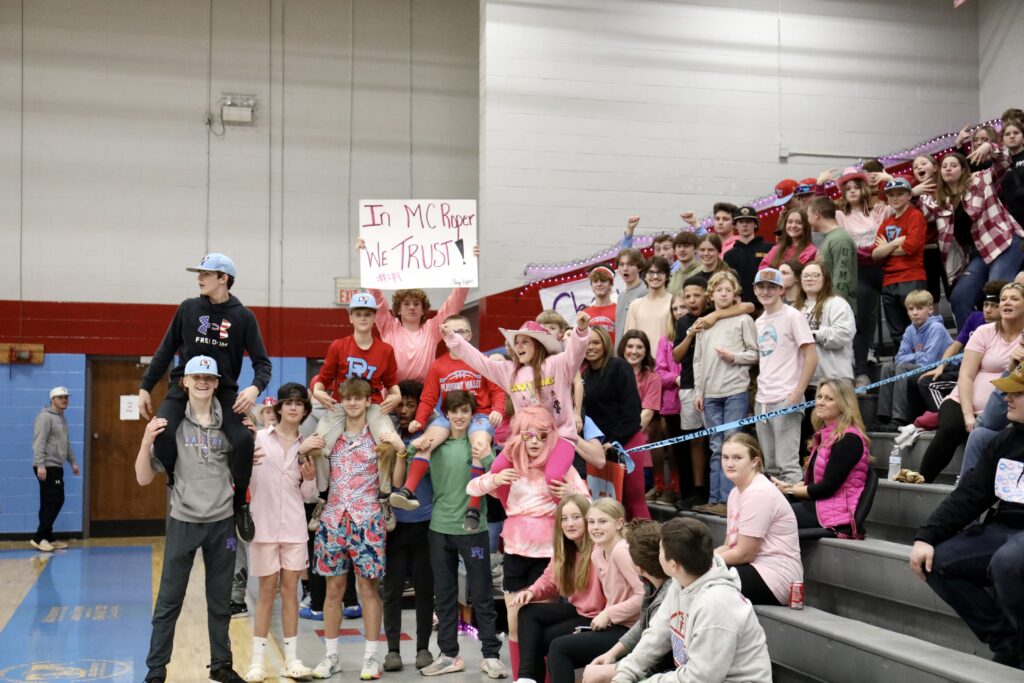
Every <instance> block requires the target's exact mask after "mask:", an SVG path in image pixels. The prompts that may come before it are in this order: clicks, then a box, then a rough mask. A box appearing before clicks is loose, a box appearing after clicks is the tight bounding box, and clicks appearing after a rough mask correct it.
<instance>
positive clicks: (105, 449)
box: [87, 358, 167, 536]
mask: <svg viewBox="0 0 1024 683" xmlns="http://www.w3.org/2000/svg"><path fill="white" fill-rule="evenodd" d="M89 366H90V385H89V425H90V431H91V434H89V435H87V436H88V437H89V438H90V440H91V444H90V446H91V447H90V454H89V471H88V472H89V473H88V477H89V530H90V534H91V535H93V536H128V535H150V534H161V533H163V530H164V519H165V517H166V514H167V479H166V476H165V475H163V474H160V475H158V476H157V478H156V480H154V481H153V482H152V483H151V484H150V485H149V486H145V487H143V486H139V485H138V483H137V482H136V481H135V456H136V455H137V454H138V452H139V444H140V443H141V441H142V434H143V431H144V430H145V427H146V422H145V420H143V419H141V418H139V419H138V420H122V419H121V401H120V397H121V396H128V395H138V393H139V383H140V382H141V381H142V375H143V374H144V373H145V371H146V366H145V365H143V364H141V363H139V362H138V361H133V360H117V359H105V358H90V359H89ZM152 394H153V405H154V407H157V406H159V405H160V402H161V401H162V400H163V398H164V396H165V395H166V394H167V379H166V377H165V378H164V379H163V380H161V381H160V383H159V384H157V386H156V387H154V388H153V392H152Z"/></svg>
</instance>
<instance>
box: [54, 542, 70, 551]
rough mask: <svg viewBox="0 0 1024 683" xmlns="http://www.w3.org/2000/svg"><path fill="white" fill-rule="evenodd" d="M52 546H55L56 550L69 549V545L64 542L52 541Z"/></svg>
mask: <svg viewBox="0 0 1024 683" xmlns="http://www.w3.org/2000/svg"><path fill="white" fill-rule="evenodd" d="M50 545H52V546H53V549H54V550H65V549H66V548H67V547H68V544H67V543H65V542H64V541H50Z"/></svg>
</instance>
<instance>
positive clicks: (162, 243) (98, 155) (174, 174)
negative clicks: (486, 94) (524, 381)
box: [0, 0, 479, 307]
mask: <svg viewBox="0 0 1024 683" xmlns="http://www.w3.org/2000/svg"><path fill="white" fill-rule="evenodd" d="M22 6H24V16H22ZM478 12H479V10H478V7H477V3H476V2H475V1H474V0H429V1H428V2H420V1H416V2H414V1H413V0H348V1H343V0H302V1H301V2H287V3H283V2H282V0H262V1H255V0H213V1H212V2H211V1H209V0H181V1H178V2H162V1H161V0H91V1H89V2H79V1H77V0H32V1H31V2H27V1H26V2H24V3H22V2H21V1H20V0H0V231H2V235H3V237H4V248H3V249H0V299H17V298H18V297H19V293H20V292H23V294H24V296H25V298H26V299H29V300H61V301H124V302H143V303H175V302H177V301H179V300H180V299H181V298H183V297H184V296H188V295H191V294H193V293H194V291H195V287H194V284H193V281H192V278H191V277H190V276H188V275H187V274H186V273H184V272H183V271H182V268H183V266H184V264H186V263H189V262H191V261H193V260H195V259H197V258H198V257H199V256H201V255H202V254H203V253H204V252H205V250H206V249H207V248H209V249H211V250H220V251H226V252H228V253H230V254H231V255H232V256H233V257H234V258H235V260H236V261H237V262H238V263H239V266H240V268H241V269H242V272H241V273H240V278H239V281H238V283H237V285H236V287H235V290H234V291H235V293H237V294H238V295H239V297H240V298H241V299H242V300H243V301H245V302H246V303H249V304H253V305H283V306H298V307H323V306H329V305H330V302H331V297H332V294H333V278H334V277H336V276H337V277H348V276H352V275H354V272H353V267H354V265H355V263H356V261H355V257H354V255H353V251H354V250H353V249H352V245H353V244H354V241H355V235H356V233H357V230H356V229H355V227H354V226H355V217H356V212H357V203H358V200H359V199H360V198H361V197H363V196H371V195H372V196H374V197H388V196H393V197H408V196H414V197H438V196H448V197H476V195H477V164H478V130H477V126H478V116H477V113H478V112H477V101H478V98H477V89H478V63H479V48H478V36H479V30H478V26H479V14H478ZM211 26H212V28H211ZM22 36H23V37H24V39H23V38H22ZM211 36H212V47H211ZM208 58H209V59H208ZM208 77H209V81H208ZM208 93H209V94H210V95H211V96H212V101H213V104H212V105H211V106H212V109H213V110H214V111H216V112H218V113H219V105H218V104H217V102H218V100H219V98H220V96H221V94H222V93H243V94H253V95H256V96H257V97H258V100H259V102H258V109H257V115H256V125H255V126H253V127H251V128H243V127H229V128H228V129H227V132H226V134H225V135H224V136H223V137H222V138H217V137H211V138H210V139H209V140H208V137H207V131H206V127H205V125H204V119H205V116H206V112H207V111H208V109H207V97H208ZM22 121H23V123H22ZM216 129H217V132H220V123H219V120H218V122H217V125H216ZM208 150H209V155H208ZM208 167H209V173H208V171H207V168H208ZM208 177H209V191H208V190H207V178H208ZM207 216H208V219H207ZM19 240H20V241H21V248H20V249H19V248H18V244H19Z"/></svg>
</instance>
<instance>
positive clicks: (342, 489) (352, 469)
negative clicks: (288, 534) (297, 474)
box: [320, 427, 381, 529]
mask: <svg viewBox="0 0 1024 683" xmlns="http://www.w3.org/2000/svg"><path fill="white" fill-rule="evenodd" d="M374 445H375V444H374V441H373V437H372V436H370V428H369V427H363V431H362V432H361V433H360V434H359V436H356V437H351V436H349V435H348V434H342V435H341V436H340V437H338V441H337V442H336V443H335V444H334V450H332V451H331V487H330V490H329V492H328V494H327V506H326V507H325V508H324V513H323V516H321V518H320V519H321V521H323V522H324V523H325V524H327V525H328V526H330V527H332V528H335V529H336V528H338V526H340V524H341V516H342V514H343V513H345V512H348V514H349V516H350V517H351V518H352V520H353V521H354V522H358V523H360V524H361V523H363V522H366V521H367V520H369V519H370V518H372V517H373V516H374V515H379V514H380V513H381V509H380V500H379V499H378V497H377V495H378V488H379V486H380V483H379V478H378V474H377V453H376V452H374V450H373V447H374Z"/></svg>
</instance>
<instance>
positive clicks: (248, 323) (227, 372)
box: [142, 295, 271, 393]
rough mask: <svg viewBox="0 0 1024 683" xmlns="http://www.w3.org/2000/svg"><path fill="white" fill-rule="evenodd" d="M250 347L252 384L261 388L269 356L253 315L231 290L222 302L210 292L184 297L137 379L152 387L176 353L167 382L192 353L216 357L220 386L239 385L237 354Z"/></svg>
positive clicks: (173, 380) (267, 380) (266, 379)
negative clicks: (148, 362)
mask: <svg viewBox="0 0 1024 683" xmlns="http://www.w3.org/2000/svg"><path fill="white" fill-rule="evenodd" d="M246 351H248V352H249V359H250V360H251V361H252V369H253V372H254V374H255V377H254V378H253V381H252V383H253V385H254V386H256V388H258V389H259V390H260V393H263V390H264V389H266V388H267V384H268V383H270V371H271V365H270V358H268V357H267V349H266V347H264V346H263V337H262V336H261V335H260V326H259V323H257V322H256V316H254V315H253V314H252V311H250V310H249V309H248V308H246V307H245V306H243V305H242V302H241V301H239V300H238V299H237V298H236V297H235V296H234V295H230V296H229V297H228V300H227V301H225V302H224V303H222V304H215V303H212V302H211V301H210V299H209V297H206V296H198V297H196V298H194V299H185V300H184V301H182V302H181V305H180V306H178V310H177V312H176V313H175V314H174V318H172V319H171V324H170V325H169V326H168V327H167V333H166V334H164V339H163V341H161V342H160V347H159V348H157V350H156V353H154V354H153V361H152V362H151V363H150V364H149V369H148V370H146V374H145V375H144V376H143V378H142V388H143V389H145V390H146V391H152V390H153V386H154V385H156V383H157V382H159V381H160V378H161V377H163V376H164V373H165V372H167V368H168V366H169V365H170V364H171V361H172V360H173V359H174V354H178V366H177V367H175V368H174V369H173V370H171V385H172V386H173V385H174V384H176V383H177V381H178V380H179V379H181V376H182V375H183V374H184V373H185V363H187V362H188V361H189V359H190V358H193V357H194V356H209V357H210V358H213V359H214V360H215V361H217V370H218V372H219V373H220V387H221V388H229V389H234V388H237V387H238V375H239V373H240V372H241V371H242V356H243V355H244V354H245V352H246Z"/></svg>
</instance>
